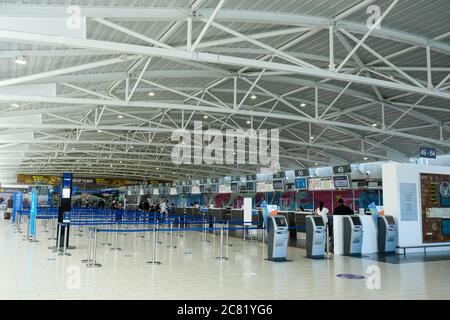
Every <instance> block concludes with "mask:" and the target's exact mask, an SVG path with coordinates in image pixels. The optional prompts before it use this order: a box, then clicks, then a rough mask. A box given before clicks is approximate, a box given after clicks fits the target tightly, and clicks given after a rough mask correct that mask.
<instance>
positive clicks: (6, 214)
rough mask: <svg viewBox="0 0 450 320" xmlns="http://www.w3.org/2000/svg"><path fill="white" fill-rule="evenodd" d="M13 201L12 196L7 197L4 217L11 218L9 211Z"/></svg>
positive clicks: (10, 211)
mask: <svg viewBox="0 0 450 320" xmlns="http://www.w3.org/2000/svg"><path fill="white" fill-rule="evenodd" d="M13 205H14V202H13V198H12V196H11V197H10V198H9V199H8V201H7V203H6V212H5V216H4V218H5V219H11V213H12V208H13Z"/></svg>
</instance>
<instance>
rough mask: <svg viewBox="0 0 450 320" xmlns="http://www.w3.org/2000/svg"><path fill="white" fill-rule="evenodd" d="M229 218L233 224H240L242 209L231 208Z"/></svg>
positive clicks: (242, 217)
mask: <svg viewBox="0 0 450 320" xmlns="http://www.w3.org/2000/svg"><path fill="white" fill-rule="evenodd" d="M230 218H231V219H230V220H231V221H232V222H233V224H239V225H240V224H242V222H243V221H244V210H242V209H231V210H230Z"/></svg>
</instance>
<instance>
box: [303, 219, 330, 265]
mask: <svg viewBox="0 0 450 320" xmlns="http://www.w3.org/2000/svg"><path fill="white" fill-rule="evenodd" d="M326 232H327V231H326V228H325V223H324V221H323V218H322V217H321V216H307V217H306V257H307V258H311V259H323V258H324V253H325V244H326V239H327V236H326Z"/></svg>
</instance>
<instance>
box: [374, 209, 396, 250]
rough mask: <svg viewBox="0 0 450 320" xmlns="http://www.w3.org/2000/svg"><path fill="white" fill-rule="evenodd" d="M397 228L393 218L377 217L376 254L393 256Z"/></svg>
mask: <svg viewBox="0 0 450 320" xmlns="http://www.w3.org/2000/svg"><path fill="white" fill-rule="evenodd" d="M397 237H398V227H397V224H396V223H395V220H394V217H392V216H382V217H378V252H379V253H393V254H395V250H396V246H397Z"/></svg>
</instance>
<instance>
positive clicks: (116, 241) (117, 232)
mask: <svg viewBox="0 0 450 320" xmlns="http://www.w3.org/2000/svg"><path fill="white" fill-rule="evenodd" d="M118 230H119V223H117V222H116V230H115V237H114V238H115V240H114V241H113V242H114V248H111V250H112V251H121V250H122V249H121V248H117V243H118V242H119V231H118Z"/></svg>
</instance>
